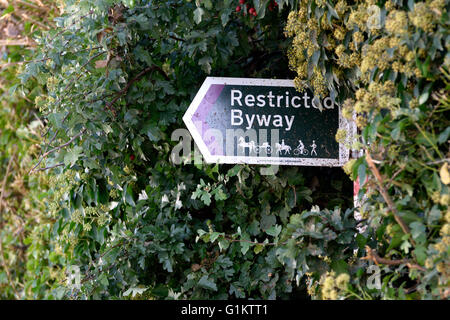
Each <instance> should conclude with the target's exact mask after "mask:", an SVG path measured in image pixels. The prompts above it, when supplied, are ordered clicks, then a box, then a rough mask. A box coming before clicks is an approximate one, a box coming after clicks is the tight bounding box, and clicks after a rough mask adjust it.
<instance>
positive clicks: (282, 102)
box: [183, 77, 353, 166]
mask: <svg viewBox="0 0 450 320" xmlns="http://www.w3.org/2000/svg"><path fill="white" fill-rule="evenodd" d="M183 121H184V122H185V124H186V126H187V127H188V129H189V131H190V133H191V135H192V136H193V138H194V141H195V143H196V144H197V146H198V148H199V149H200V151H201V153H202V155H203V157H204V158H205V160H206V162H208V163H249V164H279V165H303V166H342V165H343V164H345V162H346V161H347V160H348V156H349V152H348V150H347V149H346V148H345V147H344V145H343V144H339V143H338V142H336V139H335V135H336V132H337V130H338V129H339V128H342V129H345V130H347V132H352V131H353V130H352V129H351V128H350V125H349V123H348V122H347V121H346V120H345V119H344V118H343V117H342V115H341V112H340V108H339V106H338V105H337V104H336V103H335V102H334V101H333V100H332V99H331V98H330V97H325V98H318V97H314V96H313V94H312V92H311V91H310V90H305V91H303V92H298V91H297V90H296V89H295V87H294V83H293V81H292V80H271V79H246V78H215V77H208V78H206V80H205V82H204V83H203V85H202V86H201V88H200V90H199V91H198V93H197V95H196V96H195V98H194V100H193V101H192V103H191V105H190V106H189V108H188V110H187V111H186V113H185V115H184V117H183Z"/></svg>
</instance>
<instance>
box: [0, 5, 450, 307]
mask: <svg viewBox="0 0 450 320" xmlns="http://www.w3.org/2000/svg"><path fill="white" fill-rule="evenodd" d="M247 3H248V7H247ZM374 5H375V7H377V8H378V11H377V10H376V8H374V7H373V6H374ZM237 6H239V9H237ZM448 7H449V3H448V1H444V0H434V1H429V2H417V3H414V1H388V2H386V3H385V2H383V1H381V2H379V3H375V2H374V1H357V2H350V1H349V2H346V1H342V0H341V1H339V2H335V1H313V0H306V1H299V2H298V1H286V0H284V1H278V3H276V2H274V1H269V0H262V1H259V0H254V1H250V0H249V1H246V3H244V4H240V3H239V1H233V0H223V1H210V0H203V1H200V0H199V1H181V0H179V1H132V0H130V1H125V0H124V1H113V0H95V1H94V0H81V1H66V3H65V6H64V12H63V14H62V15H61V16H60V17H58V18H56V19H55V20H54V21H55V23H56V24H57V27H56V28H52V29H51V30H48V31H46V32H45V33H43V34H42V36H41V37H37V38H36V41H37V43H38V46H39V47H38V50H36V54H35V56H34V57H33V62H31V63H27V64H25V68H24V70H23V72H22V73H21V76H20V80H21V84H20V85H17V86H13V88H12V91H14V90H16V91H17V90H21V91H22V92H24V93H25V96H27V95H30V96H31V95H32V93H33V92H35V91H36V90H39V92H38V94H37V95H36V93H35V95H34V96H36V99H35V104H36V106H37V107H38V108H39V111H40V115H41V117H42V119H43V120H42V121H43V122H44V121H45V123H46V125H45V128H42V135H43V136H44V137H45V141H44V142H43V143H42V144H41V147H40V155H38V156H37V157H36V159H35V161H34V165H33V166H31V165H30V164H28V165H27V166H28V169H32V168H33V170H32V171H33V172H32V173H31V175H29V176H28V175H26V177H27V179H37V177H41V179H43V180H44V181H43V182H42V183H43V185H42V186H40V187H38V188H37V189H36V191H37V192H38V193H39V192H44V191H43V190H45V186H46V185H47V184H48V186H49V192H48V193H46V194H43V195H42V196H37V197H38V198H39V197H45V198H46V200H45V203H46V204H47V207H46V208H45V209H44V208H43V207H42V204H39V206H41V207H39V206H37V208H38V210H37V211H27V212H24V213H23V214H27V219H36V218H35V217H36V216H37V217H39V219H38V220H37V221H38V222H39V223H37V224H36V223H34V224H32V225H33V226H34V227H33V228H32V229H28V230H27V231H25V233H24V239H23V245H24V249H23V250H24V251H25V252H26V253H25V255H26V257H27V258H24V257H19V258H18V259H16V260H14V261H18V263H22V264H23V263H24V262H26V266H27V270H26V271H24V272H25V273H26V274H30V275H34V280H33V281H30V280H27V279H28V278H27V276H26V275H24V274H23V272H22V273H20V272H17V274H14V275H13V278H14V280H12V279H11V275H8V273H10V272H7V270H16V269H17V268H16V267H11V266H12V262H11V261H10V260H6V259H10V258H9V257H10V256H11V255H12V254H13V253H14V252H15V251H14V248H13V247H14V245H15V244H16V243H18V242H19V243H20V241H21V240H20V239H17V238H12V237H11V236H10V235H11V234H12V232H11V231H8V232H6V233H5V231H3V229H2V242H3V241H4V240H3V239H9V240H8V242H5V243H6V245H5V248H6V249H5V250H6V251H7V252H6V254H2V255H1V256H2V261H7V263H8V266H9V267H8V268H4V266H5V264H3V266H1V267H0V268H2V269H0V270H1V272H2V273H0V275H2V274H3V275H4V276H2V278H1V279H0V280H1V281H0V283H5V284H6V286H4V288H5V290H3V289H2V291H1V294H2V295H4V296H5V297H15V298H30V297H34V298H57V299H60V298H74V299H92V298H94V299H97V298H102V299H113V298H125V297H128V298H134V299H179V298H185V299H194V298H203V299H226V298H263V299H275V298H279V299H293V298H307V297H311V298H313V299H338V298H352V299H353V298H356V299H374V298H382V299H398V298H401V299H405V298H411V299H435V298H447V297H448V294H449V290H448V288H449V283H448V281H449V280H448V270H449V265H448V264H449V261H448V244H449V227H448V226H449V224H448V222H449V213H448V202H449V194H448V183H449V174H448V167H447V166H448V158H449V156H448V153H449V151H448V136H449V134H450V129H449V122H448V111H449V106H450V103H449V100H448V99H449V98H448V92H449V90H448V89H449V81H450V79H449V78H448V67H449V61H450V59H449V54H448V52H447V51H448V46H449V41H450V40H449V39H450V37H449V34H448V23H449V21H450V20H449V19H448ZM252 8H254V9H253V10H252ZM378 18H379V19H378ZM377 19H378V20H377ZM377 21H378V22H377ZM425 49H427V50H425ZM207 75H214V76H232V77H261V78H294V77H295V82H296V84H297V86H298V88H299V89H301V88H302V87H303V86H305V85H308V86H310V87H311V88H313V89H314V90H315V93H316V94H321V95H324V94H327V93H330V94H331V96H333V97H335V98H336V100H337V101H338V102H340V103H341V104H342V108H343V113H344V114H345V115H347V116H349V117H352V116H353V114H355V120H356V123H357V125H358V126H359V128H360V129H361V135H360V136H358V137H357V138H356V140H355V141H353V142H352V143H350V144H349V145H348V147H350V148H352V149H354V150H356V151H358V150H362V151H365V152H366V156H365V157H361V158H359V159H358V160H356V159H354V160H351V161H350V162H349V163H348V164H347V165H346V166H345V167H344V169H345V171H346V172H347V173H348V174H349V175H350V178H351V179H352V180H357V179H358V180H359V181H360V182H361V185H362V189H361V191H360V193H359V198H360V199H361V200H363V206H362V207H361V208H360V209H358V211H360V212H358V213H360V214H361V215H362V219H361V217H360V216H359V215H358V214H357V215H356V217H357V218H355V215H354V213H355V212H354V209H352V206H353V199H352V196H351V195H352V183H351V181H350V179H348V177H347V176H346V175H345V173H344V172H343V170H342V169H340V168H304V167H281V168H280V170H279V171H278V172H277V174H276V175H262V174H261V173H260V171H259V169H260V168H259V167H257V166H248V165H236V166H230V165H220V166H219V165H207V164H204V163H198V162H197V163H193V162H192V161H191V159H186V161H185V163H184V164H182V165H176V164H174V163H173V162H172V160H171V159H172V158H171V152H172V150H173V149H174V147H175V146H176V145H177V144H178V143H179V140H177V139H172V138H171V135H172V132H174V130H176V129H178V128H180V127H183V125H182V121H181V117H182V115H183V114H184V112H185V110H186V109H187V107H188V105H189V104H190V102H191V101H192V98H193V96H194V95H195V93H196V92H197V90H198V88H199V87H200V85H201V83H202V82H203V80H204V78H205V77H206V76H207ZM36 88H37V89H36ZM34 96H33V97H34ZM21 121H25V123H26V121H27V120H26V119H24V120H21ZM2 136H3V134H2ZM346 136H347V133H346V132H341V131H339V132H338V133H337V136H336V138H337V139H338V141H342V140H343V139H344V138H345V137H346ZM173 140H174V141H173ZM191 144H192V143H191ZM10 145H12V144H10ZM36 149H38V148H36ZM193 150H194V146H193V144H192V151H191V153H194V151H193ZM355 153H357V152H355ZM11 158H12V154H11V151H8V153H7V154H6V153H5V156H3V154H2V162H3V164H2V170H4V171H5V172H9V170H10V169H8V163H9V160H10V159H11ZM3 168H4V169H3ZM42 172H44V175H42ZM49 172H52V173H53V174H52V175H48V173H49ZM5 177H6V179H5V180H7V179H12V178H8V177H9V175H8V173H7V174H6V175H5ZM45 177H48V181H46V180H47V179H46V178H45ZM366 177H368V181H367V182H366ZM363 195H366V197H365V198H364V199H363ZM5 199H6V200H7V201H10V197H9V196H8V197H5ZM33 208H34V207H33ZM32 212H34V213H32ZM357 219H358V220H357ZM44 221H45V223H42V222H44ZM7 225H11V224H10V223H9V224H7ZM39 228H41V229H39ZM42 228H43V229H42ZM8 237H9V238H8ZM374 264H375V267H376V265H379V268H378V269H376V268H375V269H373V268H372V267H373V265H374ZM17 270H19V269H17ZM73 270H79V271H80V274H81V277H80V280H81V285H80V286H76V285H70V284H67V283H66V282H65V278H66V277H64V274H63V273H62V271H66V272H72V271H73ZM374 270H375V271H376V270H379V272H378V273H377V274H373V271H374ZM14 272H16V271H14ZM374 277H375V278H376V279H380V280H381V281H380V286H377V285H375V286H373V285H372V284H373V279H374ZM2 279H3V280H2ZM11 281H17V282H18V285H17V286H15V289H14V290H11V289H10V288H11V286H10V285H9V286H8V283H9V282H11ZM375 282H376V281H375ZM2 288H3V287H2Z"/></svg>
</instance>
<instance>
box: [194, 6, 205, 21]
mask: <svg viewBox="0 0 450 320" xmlns="http://www.w3.org/2000/svg"><path fill="white" fill-rule="evenodd" d="M204 13H205V10H203V9H202V8H200V7H198V8H197V9H195V11H194V21H195V23H196V24H199V23H200V22H202V16H203V14H204Z"/></svg>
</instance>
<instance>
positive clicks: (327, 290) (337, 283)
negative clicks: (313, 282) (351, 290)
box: [321, 271, 350, 300]
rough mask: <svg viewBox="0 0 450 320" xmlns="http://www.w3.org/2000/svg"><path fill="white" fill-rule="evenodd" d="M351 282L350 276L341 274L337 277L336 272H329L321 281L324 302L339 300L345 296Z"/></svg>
mask: <svg viewBox="0 0 450 320" xmlns="http://www.w3.org/2000/svg"><path fill="white" fill-rule="evenodd" d="M349 282H350V276H349V275H348V274H346V273H341V274H340V275H338V276H337V277H336V274H335V272H334V271H332V272H328V273H327V274H326V275H325V277H324V278H323V280H322V281H321V287H322V288H321V293H322V298H323V299H324V300H337V299H339V297H340V296H342V295H343V294H345V292H346V290H347V286H348V284H349Z"/></svg>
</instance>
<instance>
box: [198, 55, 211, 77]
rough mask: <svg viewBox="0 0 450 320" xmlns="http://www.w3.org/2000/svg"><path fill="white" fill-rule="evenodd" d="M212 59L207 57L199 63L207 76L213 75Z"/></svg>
mask: <svg viewBox="0 0 450 320" xmlns="http://www.w3.org/2000/svg"><path fill="white" fill-rule="evenodd" d="M212 61H213V60H212V58H211V57H209V56H207V57H203V58H201V59H200V60H199V61H198V64H199V65H200V66H201V67H202V69H203V71H205V72H206V73H207V74H210V73H211V63H212Z"/></svg>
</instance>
